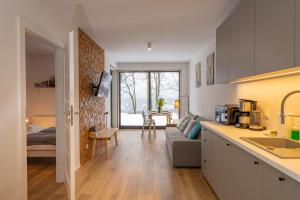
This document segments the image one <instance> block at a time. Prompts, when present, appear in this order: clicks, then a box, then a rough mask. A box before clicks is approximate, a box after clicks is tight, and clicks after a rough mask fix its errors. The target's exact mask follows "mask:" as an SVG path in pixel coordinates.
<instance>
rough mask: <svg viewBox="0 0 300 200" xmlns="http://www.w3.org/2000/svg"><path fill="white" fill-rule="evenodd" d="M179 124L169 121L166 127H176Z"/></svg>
mask: <svg viewBox="0 0 300 200" xmlns="http://www.w3.org/2000/svg"><path fill="white" fill-rule="evenodd" d="M176 126H177V124H173V123H167V124H166V127H176Z"/></svg>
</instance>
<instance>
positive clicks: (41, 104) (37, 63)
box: [26, 55, 56, 118]
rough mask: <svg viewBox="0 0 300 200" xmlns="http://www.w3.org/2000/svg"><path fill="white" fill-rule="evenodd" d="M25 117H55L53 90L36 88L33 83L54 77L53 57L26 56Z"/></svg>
mask: <svg viewBox="0 0 300 200" xmlns="http://www.w3.org/2000/svg"><path fill="white" fill-rule="evenodd" d="M26 57H27V58H26V83H27V86H26V101H27V102H26V104H27V105H26V117H28V118H30V117H33V116H39V115H48V116H49V115H51V116H55V115H56V113H55V112H56V108H55V88H36V87H34V83H39V82H42V81H47V80H49V78H50V77H51V76H54V75H55V63H54V62H55V58H54V55H27V56H26Z"/></svg>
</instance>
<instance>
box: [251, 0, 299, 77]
mask: <svg viewBox="0 0 300 200" xmlns="http://www.w3.org/2000/svg"><path fill="white" fill-rule="evenodd" d="M255 30H256V31H255V74H262V73H266V72H272V71H276V70H280V69H286V68H291V67H294V42H295V38H294V37H295V0H256V23H255Z"/></svg>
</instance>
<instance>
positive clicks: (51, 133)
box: [27, 127, 56, 146]
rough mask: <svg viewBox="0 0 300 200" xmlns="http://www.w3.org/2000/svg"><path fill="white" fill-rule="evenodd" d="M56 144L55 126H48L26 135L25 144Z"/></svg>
mask: <svg viewBox="0 0 300 200" xmlns="http://www.w3.org/2000/svg"><path fill="white" fill-rule="evenodd" d="M34 145H54V146H55V145H56V128H55V127H50V128H47V129H43V130H41V131H39V132H37V133H31V134H28V135H27V146H34Z"/></svg>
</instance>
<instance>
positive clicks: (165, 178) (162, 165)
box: [76, 130, 216, 200]
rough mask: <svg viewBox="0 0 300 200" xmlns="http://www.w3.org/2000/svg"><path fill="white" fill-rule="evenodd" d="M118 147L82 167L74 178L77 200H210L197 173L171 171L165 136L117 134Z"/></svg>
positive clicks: (195, 171)
mask: <svg viewBox="0 0 300 200" xmlns="http://www.w3.org/2000/svg"><path fill="white" fill-rule="evenodd" d="M119 138H120V139H119V146H118V147H115V144H114V141H111V143H110V145H109V150H110V159H109V160H108V161H107V160H105V156H104V152H103V151H101V152H99V153H98V154H97V156H96V157H95V159H94V160H92V161H90V162H88V163H87V164H85V165H84V166H82V167H81V168H80V169H79V170H78V172H77V174H76V197H77V199H97V200H98V199H101V200H110V199H112V200H116V199H120V200H135V199H137V200H152V199H156V200H160V199H161V200H193V199H195V200H214V199H216V197H215V195H214V194H213V193H212V191H211V189H210V188H209V186H208V185H207V183H206V181H205V180H204V178H203V177H202V175H201V172H200V169H183V168H173V167H172V166H171V165H170V159H169V156H168V154H167V150H166V146H165V133H164V131H158V135H157V138H156V139H154V138H153V137H152V138H151V140H149V139H148V134H145V135H144V138H143V139H141V132H140V131H132V130H127V131H121V132H119Z"/></svg>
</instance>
